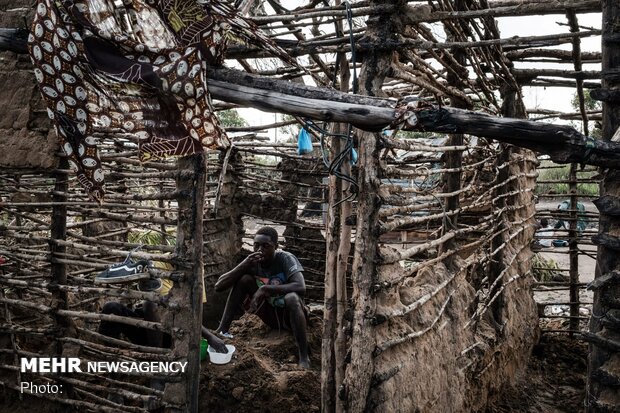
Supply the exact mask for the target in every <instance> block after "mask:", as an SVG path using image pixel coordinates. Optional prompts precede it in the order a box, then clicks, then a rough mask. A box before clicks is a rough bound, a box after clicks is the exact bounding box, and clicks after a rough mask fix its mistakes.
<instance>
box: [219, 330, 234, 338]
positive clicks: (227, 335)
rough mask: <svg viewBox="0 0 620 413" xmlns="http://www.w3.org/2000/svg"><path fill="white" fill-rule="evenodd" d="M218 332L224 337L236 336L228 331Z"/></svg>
mask: <svg viewBox="0 0 620 413" xmlns="http://www.w3.org/2000/svg"><path fill="white" fill-rule="evenodd" d="M218 334H219V335H220V337H224V338H228V339H231V338H233V337H234V336H233V335H232V334H230V333H229V332H228V331H220V332H219V333H218Z"/></svg>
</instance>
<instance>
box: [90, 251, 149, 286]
mask: <svg viewBox="0 0 620 413" xmlns="http://www.w3.org/2000/svg"><path fill="white" fill-rule="evenodd" d="M139 248H141V247H138V248H136V249H134V250H132V251H131V252H130V253H129V254H127V258H125V261H123V262H121V263H120V264H114V265H112V266H110V267H109V268H106V269H105V270H103V271H102V272H101V273H100V274H99V275H97V276H96V277H95V284H120V283H127V282H131V281H136V280H142V279H145V278H149V277H150V275H149V271H148V269H149V267H150V263H149V261H148V260H139V261H133V260H132V259H131V254H132V253H133V252H135V251H136V250H138V249H139Z"/></svg>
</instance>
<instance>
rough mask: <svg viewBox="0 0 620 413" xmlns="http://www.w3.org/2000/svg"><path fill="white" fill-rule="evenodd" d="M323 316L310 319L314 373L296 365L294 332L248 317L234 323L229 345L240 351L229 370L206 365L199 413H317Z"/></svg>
mask: <svg viewBox="0 0 620 413" xmlns="http://www.w3.org/2000/svg"><path fill="white" fill-rule="evenodd" d="M321 318H322V317H321V316H320V315H319V314H311V316H310V326H309V337H308V341H309V345H310V350H311V355H310V362H311V368H310V370H305V369H302V368H300V367H299V366H298V365H297V359H298V357H297V346H296V345H295V340H294V339H293V336H292V334H291V332H290V331H285V330H282V331H273V330H269V328H268V327H266V326H265V325H264V324H263V323H262V321H260V319H258V318H257V317H255V316H253V315H249V314H246V315H244V316H243V317H242V318H241V319H240V320H238V321H236V322H234V323H233V324H232V326H231V329H230V332H231V333H232V334H233V335H234V338H233V339H230V340H227V344H233V345H234V346H235V347H236V351H235V354H234V355H233V359H232V361H231V362H230V363H229V364H226V365H215V364H211V363H209V362H208V361H204V362H203V364H202V369H201V371H202V378H201V396H200V407H201V409H200V410H201V411H210V412H222V413H226V412H234V413H239V412H272V411H281V412H318V411H320V399H321V361H320V355H321V329H322V326H321Z"/></svg>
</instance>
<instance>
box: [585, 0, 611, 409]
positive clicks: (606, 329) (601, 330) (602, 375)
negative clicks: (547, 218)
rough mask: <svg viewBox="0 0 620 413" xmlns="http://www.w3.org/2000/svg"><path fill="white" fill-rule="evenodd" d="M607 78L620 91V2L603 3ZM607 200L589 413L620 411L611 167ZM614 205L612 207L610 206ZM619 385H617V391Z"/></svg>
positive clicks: (606, 174) (602, 206)
mask: <svg viewBox="0 0 620 413" xmlns="http://www.w3.org/2000/svg"><path fill="white" fill-rule="evenodd" d="M601 4H602V7H603V16H602V17H603V19H602V22H603V23H602V29H603V30H602V31H603V35H602V39H603V45H602V57H603V62H602V71H603V73H604V75H603V79H602V89H603V90H614V89H616V90H617V89H618V88H619V87H620V79H619V78H618V76H613V75H605V73H612V72H611V71H612V70H613V69H616V70H617V68H619V67H620V43H619V42H618V39H619V38H620V3H619V2H618V1H617V0H602V1H601ZM618 128H620V102H618V101H617V100H608V101H604V102H603V128H602V131H603V139H604V140H609V139H611V138H612V137H613V136H614V134H615V133H616V131H617V130H618ZM602 175H603V181H602V183H601V196H602V197H604V199H605V200H606V201H607V202H599V203H597V204H596V205H597V207H598V208H599V211H600V213H601V215H600V221H599V235H598V236H597V237H595V239H593V241H595V243H598V244H599V247H598V254H597V259H596V271H595V275H594V277H595V279H594V282H593V284H595V285H594V287H595V288H594V289H595V291H594V304H593V307H592V318H591V319H590V333H589V334H588V335H586V336H584V338H586V339H587V340H589V341H590V357H589V360H588V384H587V392H586V395H587V396H586V411H587V412H588V413H601V412H610V411H617V410H618V405H619V404H620V393H619V392H618V387H617V384H618V383H620V351H619V350H618V349H619V348H620V328H618V325H617V323H614V320H617V319H618V318H620V305H618V297H620V281H619V280H618V277H615V276H614V274H617V272H615V271H618V270H620V254H618V251H617V249H616V248H614V242H613V240H614V239H617V238H616V237H617V234H618V233H619V232H620V213H618V211H617V210H615V209H614V208H613V207H609V206H612V205H614V204H615V205H618V203H619V202H620V169H619V168H618V167H617V166H615V167H613V166H611V167H610V168H609V169H603V170H602ZM609 201H611V202H609ZM614 343H615V344H614ZM614 383H615V384H616V385H615V386H614Z"/></svg>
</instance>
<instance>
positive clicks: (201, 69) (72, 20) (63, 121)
mask: <svg viewBox="0 0 620 413" xmlns="http://www.w3.org/2000/svg"><path fill="white" fill-rule="evenodd" d="M231 29H232V30H233V31H234V32H235V33H236V34H237V35H238V36H241V37H242V38H244V39H246V40H249V41H251V42H252V43H255V44H259V45H260V46H262V47H265V48H268V49H269V50H271V51H272V52H273V53H275V54H277V55H279V56H280V57H282V58H283V59H284V60H286V61H287V62H289V63H293V64H295V65H296V62H295V61H294V60H292V59H291V58H290V57H289V56H288V55H287V54H286V52H284V51H283V50H282V49H280V48H278V47H277V46H275V45H274V44H273V43H272V42H271V41H270V40H269V39H268V38H267V37H266V36H264V35H262V34H261V33H260V32H259V31H257V30H256V27H254V26H253V25H252V24H251V23H250V22H248V21H246V20H244V19H243V18H241V17H240V16H238V15H237V14H236V11H235V10H234V9H232V8H231V7H230V6H228V5H227V4H225V3H219V2H214V1H205V2H204V3H198V2H196V1H195V0H144V1H143V0H79V1H75V0H39V1H38V5H37V9H36V15H35V19H34V22H33V25H32V30H31V34H30V36H29V39H28V43H29V50H30V55H31V58H32V61H33V63H34V65H35V76H36V78H37V81H38V82H39V86H40V88H41V92H42V95H43V98H44V100H45V103H46V105H47V110H48V114H49V116H50V118H51V119H52V120H53V122H54V124H55V126H56V130H57V133H58V136H59V139H60V141H61V146H62V148H63V150H64V152H65V154H66V155H67V156H68V159H69V164H70V166H71V168H72V169H73V170H74V171H75V172H77V177H78V180H79V182H80V183H81V184H82V185H83V186H84V187H85V188H86V190H87V191H88V193H89V195H90V196H91V197H92V198H94V199H96V200H99V201H101V200H102V199H103V195H104V189H103V184H104V173H103V169H102V165H101V161H100V159H99V156H98V152H97V146H96V144H97V142H98V139H100V138H104V137H112V138H113V137H114V136H115V135H116V136H120V135H123V136H133V137H135V138H136V139H138V142H139V152H140V158H141V159H142V160H147V159H152V158H160V157H164V156H171V155H172V156H185V155H191V154H194V153H198V152H200V151H202V150H204V149H203V148H205V147H206V148H214V147H221V148H223V147H227V146H229V145H230V141H229V139H228V137H227V136H226V134H225V133H224V131H223V130H222V129H221V127H220V125H219V123H218V120H217V117H216V116H215V115H214V112H213V108H212V106H211V102H210V97H209V92H208V88H207V81H206V79H207V78H206V65H220V64H222V62H223V58H224V51H225V47H226V43H225V39H226V35H227V32H228V31H229V30H231ZM205 64H206V65H205Z"/></svg>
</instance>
